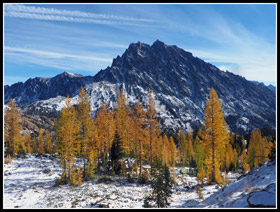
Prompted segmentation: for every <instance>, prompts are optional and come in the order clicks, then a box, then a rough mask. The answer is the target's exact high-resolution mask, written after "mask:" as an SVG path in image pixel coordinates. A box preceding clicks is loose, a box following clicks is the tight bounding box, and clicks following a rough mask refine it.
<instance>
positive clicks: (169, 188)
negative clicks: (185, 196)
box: [163, 164, 174, 206]
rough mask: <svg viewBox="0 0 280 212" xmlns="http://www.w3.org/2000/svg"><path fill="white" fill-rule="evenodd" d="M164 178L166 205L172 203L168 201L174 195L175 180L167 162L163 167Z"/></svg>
mask: <svg viewBox="0 0 280 212" xmlns="http://www.w3.org/2000/svg"><path fill="white" fill-rule="evenodd" d="M163 179H164V181H163V192H164V204H165V206H168V205H170V203H169V202H168V197H170V196H171V195H172V187H173V184H174V182H173V180H172V179H171V176H170V171H169V168H168V166H167V165H166V164H164V167H163Z"/></svg>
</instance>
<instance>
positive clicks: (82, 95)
mask: <svg viewBox="0 0 280 212" xmlns="http://www.w3.org/2000/svg"><path fill="white" fill-rule="evenodd" d="M77 111H78V114H77V116H78V120H79V122H80V134H79V142H80V150H81V151H80V155H81V157H82V159H83V165H84V168H83V177H85V176H86V163H87V158H86V157H87V155H88V153H87V152H88V150H87V143H88V142H89V139H90V136H91V133H92V129H93V120H92V118H91V117H90V102H89V99H88V96H87V94H86V92H85V90H84V88H83V87H81V90H80V92H79V100H78V106H77Z"/></svg>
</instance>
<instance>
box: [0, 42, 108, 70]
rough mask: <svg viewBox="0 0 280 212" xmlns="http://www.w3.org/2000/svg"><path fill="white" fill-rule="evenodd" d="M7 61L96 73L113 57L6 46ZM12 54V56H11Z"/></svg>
mask: <svg viewBox="0 0 280 212" xmlns="http://www.w3.org/2000/svg"><path fill="white" fill-rule="evenodd" d="M4 51H5V57H6V58H5V61H7V62H9V61H11V60H12V62H13V63H15V64H26V63H28V64H34V65H39V66H44V67H50V68H54V69H58V70H66V71H79V70H82V71H83V72H88V73H92V74H94V73H96V72H97V71H99V70H100V69H101V68H104V67H105V65H110V64H111V62H112V58H105V57H104V58H103V57H102V58H101V57H95V56H89V55H77V54H66V53H59V52H50V51H42V50H34V49H26V48H16V47H10V46H6V47H4ZM10 56H12V57H10Z"/></svg>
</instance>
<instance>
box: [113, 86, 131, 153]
mask: <svg viewBox="0 0 280 212" xmlns="http://www.w3.org/2000/svg"><path fill="white" fill-rule="evenodd" d="M116 102H117V105H116V108H115V110H116V113H115V120H116V129H117V132H118V134H119V136H120V138H121V140H122V149H123V151H124V153H125V154H127V155H128V154H129V153H130V150H131V143H130V141H131V119H130V114H131V111H130V108H129V107H128V104H127V101H126V97H125V94H124V91H123V88H121V89H120V92H119V93H118V98H117V101H116Z"/></svg>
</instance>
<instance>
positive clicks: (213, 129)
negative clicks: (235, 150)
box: [201, 88, 229, 183]
mask: <svg viewBox="0 0 280 212" xmlns="http://www.w3.org/2000/svg"><path fill="white" fill-rule="evenodd" d="M204 121H205V125H202V129H201V136H202V140H203V143H204V145H205V146H206V147H207V148H206V149H207V152H206V154H207V159H206V164H207V172H208V177H209V181H210V182H212V183H222V179H221V173H220V167H221V165H222V164H221V163H222V160H223V157H222V156H223V154H224V152H225V147H226V144H227V143H228V142H229V138H228V125H227V123H226V121H225V119H224V116H223V111H222V105H221V102H220V100H219V99H218V95H217V93H216V92H215V90H214V88H212V89H211V90H210V95H209V99H208V101H207V102H206V106H205V113H204Z"/></svg>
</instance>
